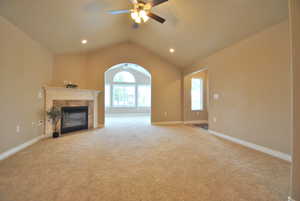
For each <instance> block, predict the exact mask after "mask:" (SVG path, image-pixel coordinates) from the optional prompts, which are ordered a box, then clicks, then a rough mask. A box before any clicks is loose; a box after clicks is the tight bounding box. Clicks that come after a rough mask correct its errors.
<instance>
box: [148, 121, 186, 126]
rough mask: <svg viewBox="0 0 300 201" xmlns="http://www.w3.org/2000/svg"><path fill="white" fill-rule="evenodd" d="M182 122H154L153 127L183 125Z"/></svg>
mask: <svg viewBox="0 0 300 201" xmlns="http://www.w3.org/2000/svg"><path fill="white" fill-rule="evenodd" d="M182 123H183V122H182V121H159V122H152V123H151V124H153V125H170V124H182Z"/></svg>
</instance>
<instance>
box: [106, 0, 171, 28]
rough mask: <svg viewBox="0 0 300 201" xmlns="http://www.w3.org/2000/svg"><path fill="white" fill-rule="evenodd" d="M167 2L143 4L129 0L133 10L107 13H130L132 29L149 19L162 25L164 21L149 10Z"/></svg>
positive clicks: (155, 1) (159, 0) (158, 0)
mask: <svg viewBox="0 0 300 201" xmlns="http://www.w3.org/2000/svg"><path fill="white" fill-rule="evenodd" d="M167 1H168V0H152V1H151V2H144V1H143V0H130V2H131V3H132V4H133V9H128V10H113V11H109V12H108V13H110V14H112V15H118V14H125V13H130V16H131V18H132V19H133V21H134V24H133V27H134V28H138V26H139V24H140V23H142V22H147V21H148V20H149V19H150V18H151V19H153V20H156V21H157V22H160V23H162V24H163V23H164V22H165V21H166V20H165V19H164V18H162V17H160V16H158V15H156V14H154V13H152V12H151V9H152V8H153V7H155V6H158V5H160V4H162V3H165V2H167Z"/></svg>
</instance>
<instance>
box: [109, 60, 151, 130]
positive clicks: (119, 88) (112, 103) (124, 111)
mask: <svg viewBox="0 0 300 201" xmlns="http://www.w3.org/2000/svg"><path fill="white" fill-rule="evenodd" d="M150 122H151V74H150V73H149V72H148V71H147V70H146V69H145V68H143V67H141V66H139V65H137V64H132V63H121V64H117V65H115V66H113V67H111V68H109V69H108V70H107V71H106V72H105V124H106V125H114V124H118V125H119V124H122V123H143V124H150Z"/></svg>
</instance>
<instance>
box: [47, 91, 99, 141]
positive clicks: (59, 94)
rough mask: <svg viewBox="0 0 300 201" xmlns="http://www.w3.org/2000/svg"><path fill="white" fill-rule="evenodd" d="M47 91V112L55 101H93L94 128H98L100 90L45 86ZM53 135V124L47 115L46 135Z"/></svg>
mask: <svg viewBox="0 0 300 201" xmlns="http://www.w3.org/2000/svg"><path fill="white" fill-rule="evenodd" d="M43 88H44V90H45V111H49V110H50V108H51V107H52V106H53V101H54V100H91V101H93V103H94V128H97V127H98V123H97V122H98V118H97V117H98V95H99V93H101V91H99V90H93V89H74V88H64V87H51V86H44V87H43ZM51 133H52V126H51V123H50V121H49V119H48V117H47V115H45V135H46V136H50V135H51Z"/></svg>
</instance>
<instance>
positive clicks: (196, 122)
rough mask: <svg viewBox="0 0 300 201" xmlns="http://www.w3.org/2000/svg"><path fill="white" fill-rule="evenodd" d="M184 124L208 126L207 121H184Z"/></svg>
mask: <svg viewBox="0 0 300 201" xmlns="http://www.w3.org/2000/svg"><path fill="white" fill-rule="evenodd" d="M183 123H184V124H207V123H208V121H207V120H193V121H184V122H183Z"/></svg>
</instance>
